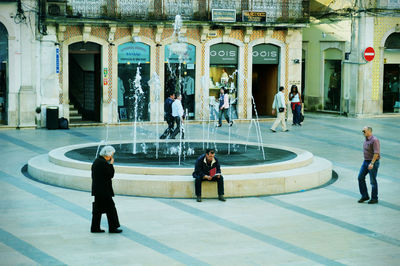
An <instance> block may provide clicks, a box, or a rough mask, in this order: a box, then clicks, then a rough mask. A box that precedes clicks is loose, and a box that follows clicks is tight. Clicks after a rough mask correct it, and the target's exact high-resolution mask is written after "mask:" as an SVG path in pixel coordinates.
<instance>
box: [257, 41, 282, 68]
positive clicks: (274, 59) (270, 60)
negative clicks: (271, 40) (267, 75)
mask: <svg viewBox="0 0 400 266" xmlns="http://www.w3.org/2000/svg"><path fill="white" fill-rule="evenodd" d="M253 64H269V65H274V64H279V47H277V46H275V45H272V44H259V45H256V46H254V47H253Z"/></svg>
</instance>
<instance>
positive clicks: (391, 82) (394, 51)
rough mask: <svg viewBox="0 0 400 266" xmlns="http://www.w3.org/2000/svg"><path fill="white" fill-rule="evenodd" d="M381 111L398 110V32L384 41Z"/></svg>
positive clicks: (399, 40) (399, 37)
mask: <svg viewBox="0 0 400 266" xmlns="http://www.w3.org/2000/svg"><path fill="white" fill-rule="evenodd" d="M383 112H384V113H393V112H396V113H399V112H400V33H398V32H396V33H392V34H391V35H390V36H389V37H388V38H387V39H386V41H385V52H384V67H383Z"/></svg>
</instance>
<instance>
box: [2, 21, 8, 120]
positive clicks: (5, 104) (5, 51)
mask: <svg viewBox="0 0 400 266" xmlns="http://www.w3.org/2000/svg"><path fill="white" fill-rule="evenodd" d="M7 80H8V32H7V29H6V27H4V25H3V24H2V23H0V124H1V125H7V124H8V84H7Z"/></svg>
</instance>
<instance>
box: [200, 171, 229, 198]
mask: <svg viewBox="0 0 400 266" xmlns="http://www.w3.org/2000/svg"><path fill="white" fill-rule="evenodd" d="M203 181H213V182H217V183H218V196H220V195H224V178H223V176H222V175H221V176H220V178H217V177H215V176H214V177H213V178H212V179H211V180H207V179H203V178H202V177H197V178H196V179H195V181H194V184H195V192H196V196H201V183H202V182H203Z"/></svg>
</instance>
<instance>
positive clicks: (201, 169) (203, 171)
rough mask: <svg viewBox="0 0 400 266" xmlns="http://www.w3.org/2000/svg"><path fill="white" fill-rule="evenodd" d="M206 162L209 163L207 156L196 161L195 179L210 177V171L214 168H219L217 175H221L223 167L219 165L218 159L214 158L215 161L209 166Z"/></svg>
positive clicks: (202, 156)
mask: <svg viewBox="0 0 400 266" xmlns="http://www.w3.org/2000/svg"><path fill="white" fill-rule="evenodd" d="M204 161H207V159H206V155H205V154H203V155H201V156H200V157H199V158H198V159H197V161H196V165H195V167H194V172H193V177H194V178H203V177H204V176H205V175H210V170H211V169H212V168H214V167H215V168H217V171H216V174H221V166H220V165H219V161H218V159H217V157H214V161H213V162H212V163H211V165H208V164H207V163H206V162H204Z"/></svg>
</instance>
